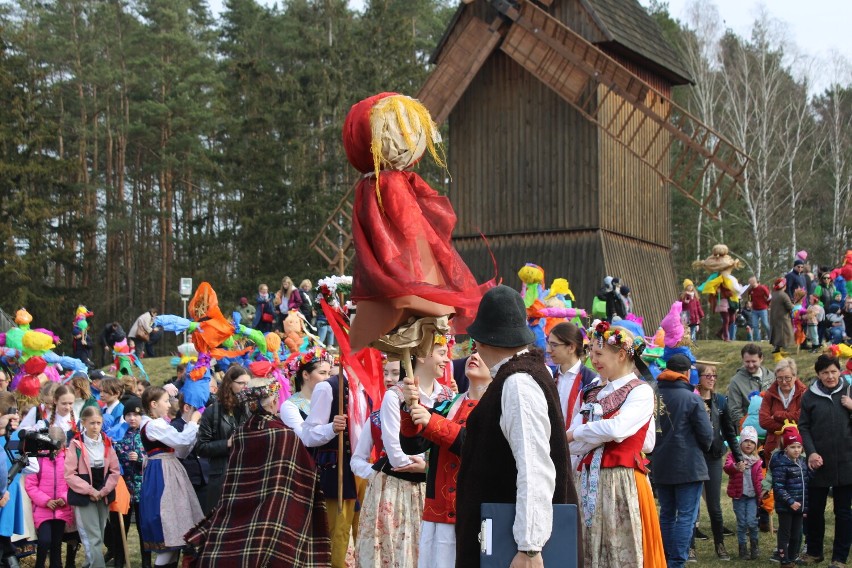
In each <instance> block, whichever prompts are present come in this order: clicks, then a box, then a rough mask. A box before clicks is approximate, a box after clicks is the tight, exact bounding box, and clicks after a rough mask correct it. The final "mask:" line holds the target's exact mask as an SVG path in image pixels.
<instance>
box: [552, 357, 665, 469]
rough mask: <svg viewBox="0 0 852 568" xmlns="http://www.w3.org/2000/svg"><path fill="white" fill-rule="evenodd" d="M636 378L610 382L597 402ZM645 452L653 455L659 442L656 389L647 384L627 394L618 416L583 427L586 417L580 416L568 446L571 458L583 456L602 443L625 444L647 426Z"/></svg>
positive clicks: (575, 421)
mask: <svg viewBox="0 0 852 568" xmlns="http://www.w3.org/2000/svg"><path fill="white" fill-rule="evenodd" d="M635 378H636V375H634V374H633V373H631V374H629V375H627V376H625V377H622V378H620V379H616V380H614V381H609V382H608V383H607V384H606V385H605V386H604V387H603V388H602V389H601V391H600V393H598V399H599V400H600V399H604V398H606V397H607V396H608V395H610V394H612V393H613V392H615V391H616V390H618V389H620V388H621V387H623V386H624V385H626V384H627V383H629V382H630V381H632V380H633V379H635ZM648 421H650V422H651V423H650V424H649V425H648V431H647V432H646V433H645V442H644V444H643V446H642V451H643V452H645V453H648V452H651V451H652V450H653V449H654V445H655V444H656V443H657V429H656V425H655V423H654V389H652V388H651V385H649V384H647V383H642V384H641V385H639V386H637V387H636V388H634V389H633V390H631V391H630V393H629V394H628V395H627V399H626V400H625V401H624V404H622V405H621V408H620V409H619V411H618V414H617V415H616V416H613V417H612V418H608V419H606V420H598V421H597V422H588V423H586V424H583V415H582V414H577V416H575V417H574V420H573V421H572V422H571V430H573V431H574V441H573V442H571V443H570V444H569V446H568V449H569V450H570V452H571V454H572V455H578V456H584V455H586V454H587V453H589V452H590V451H592V450H594V449H595V448H597V447H598V446H600V445H601V444H605V443H607V442H613V441H615V442H623V441H624V440H626V439H627V438H629V437H630V436H632V435H633V434H635V433H636V432H638V431H639V429H640V428H641V427H642V426H644V425H645V424H648Z"/></svg>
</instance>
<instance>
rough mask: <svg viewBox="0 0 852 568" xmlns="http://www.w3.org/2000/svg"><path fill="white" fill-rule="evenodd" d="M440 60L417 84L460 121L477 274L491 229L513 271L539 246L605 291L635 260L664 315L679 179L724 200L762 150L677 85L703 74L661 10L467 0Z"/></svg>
mask: <svg viewBox="0 0 852 568" xmlns="http://www.w3.org/2000/svg"><path fill="white" fill-rule="evenodd" d="M433 63H435V69H434V71H433V72H432V74H431V75H430V76H429V78H428V79H427V81H426V83H425V84H424V85H423V87H422V89H421V90H420V92H419V93H418V95H417V98H419V99H420V100H421V101H422V102H423V103H424V104H425V106H426V107H427V108H428V109H429V110H430V112H431V113H432V116H433V118H434V119H435V120H436V121H437V122H443V121H445V120H448V121H449V137H450V144H449V155H448V159H449V163H448V165H449V170H450V172H451V173H452V175H453V181H452V183H451V185H450V191H449V197H450V199H451V200H452V202H453V205H454V207H455V210H456V213H457V215H458V224H457V226H456V232H455V235H454V243H455V245H456V248H457V249H458V250H459V252H460V253H461V254H462V256H463V257H464V259H465V261H466V262H467V263H468V265H469V266H470V267H471V269H472V270H473V272H474V274H475V275H476V276H477V277H479V278H481V279H485V278H487V277H488V276H490V274H489V269H490V268H491V260H490V256H489V255H488V253H487V251H486V249H485V244H484V243H483V241H482V239H481V236H480V233H483V234H485V235H486V236H487V237H488V239H489V243H490V246H491V249H492V250H493V252H494V255H495V257H496V258H497V262H498V265H499V266H500V268H501V270H502V271H503V273H504V277H506V278H507V280H508V282H509V283H510V284H511V283H513V276H512V275H513V273H514V272H515V271H516V270H517V269H518V268H519V267H520V266H522V265H523V264H524V263H526V262H533V263H535V264H538V265H540V266H543V267H544V268H545V269H546V270H547V271H548V273H549V274H548V276H550V277H554V276H566V277H567V278H568V279H569V280H570V282H571V287H572V289H573V290H574V292H575V294H576V296H577V300H578V303H579V305H581V306H589V305H590V304H591V300H592V296H593V295H594V293H595V292H596V290H597V288H598V287H599V286H600V285H601V281H602V279H603V277H604V276H605V275H607V274H610V275H614V276H619V277H620V278H621V279H622V281H624V282H626V283H627V284H629V285H630V287H631V289H632V290H633V291H634V298H635V300H634V307H635V311H637V312H638V313H640V314H641V315H643V316H645V317H646V318H649V319H650V321H652V322H658V321H659V320H660V319H661V318H662V317H663V315H665V314H666V313H667V312H668V309H669V306H670V304H671V302H672V301H673V300H674V299H675V298H676V296H677V293H678V288H677V287H676V284H675V276H674V270H673V266H672V259H671V223H670V220H671V206H670V193H669V186H670V185H671V186H673V187H674V188H676V189H677V190H678V191H680V192H681V193H683V194H684V195H685V196H686V197H687V198H688V199H689V200H691V201H692V202H693V203H694V204H695V205H696V206H697V207H701V208H702V209H703V210H704V211H706V212H707V213H708V214H710V215H712V216H715V215H716V214H717V213H718V211H719V210H720V209H721V207H723V206H724V203H725V200H726V199H727V197H728V196H729V195H730V194H731V193H732V192H733V190H734V189H735V186H736V184H737V183H739V182H740V180H741V178H742V174H743V170H744V168H745V166H746V163H747V161H748V157H747V156H746V155H745V154H744V153H743V152H742V151H741V150H739V149H737V148H736V147H734V146H733V145H732V144H731V143H730V142H728V141H727V140H726V139H725V138H724V137H723V136H721V135H720V134H719V133H717V132H714V131H713V130H712V129H710V128H709V127H707V126H706V125H704V124H702V123H701V122H700V121H699V120H697V119H696V118H694V117H692V116H691V115H690V114H689V113H688V112H686V110H684V109H683V108H681V107H679V106H677V105H676V104H675V103H674V102H673V101H672V100H671V90H672V87H673V86H675V85H681V84H687V83H689V82H690V77H689V74H688V72H687V71H685V70H684V69H683V67H682V65H681V64H680V62H679V61H678V60H677V58H676V57H675V56H674V55H673V49H672V48H671V46H669V45H668V44H667V43H666V41H665V40H664V39H663V37H662V35H661V33H660V30H659V28H658V27H657V25H656V23H655V22H654V20H653V19H652V18H651V17H650V16H648V14H647V13H646V12H645V10H644V9H643V8H642V7H641V6H640V5H639V4H638V2H637V1H636V0H538V1H536V2H533V1H532V0H466V1H465V2H463V3H462V4H461V5H460V6H459V9H458V10H457V11H456V14H455V16H454V17H453V20H452V21H451V23H450V25H449V27H448V29H447V30H446V32H445V34H444V37H443V38H442V40H441V43H440V44H439V46H438V49H437V50H436V52H435V54H434V56H433ZM707 179H709V180H711V183H710V184H709V188H708V184H707V183H706V180H707ZM708 189H709V190H708ZM350 199H351V198H350ZM344 201H346V200H344ZM350 207H351V206H350ZM345 208H346V203H343V204H341V208H339V210H338V211H336V212H335V213H334V218H335V219H339V218H340V217H341V214H342V213H343V209H345ZM350 211H351V209H350ZM338 224H339V223H338ZM328 227H332V229H334V230H336V228H334V227H333V226H332V225H331V223H329V225H328V226H327V227H326V229H325V230H326V231H328V230H329V229H328ZM341 228H342V229H343V227H341ZM345 234H348V233H345ZM343 240H344V241H345V240H346V239H345V238H344V239H343ZM327 241H331V242H334V243H339V242H341V240H340V238H338V239H337V241H335V240H334V238H329V237H328V236H326V237H325V238H323V235H320V236H318V238H317V240H316V241H315V243H316V244H317V245H320V244H322V243H325V244H326V245H328V242H327ZM329 253H331V254H329ZM323 254H324V256H326V260H329V262H331V261H333V260H338V261H340V260H341V259H342V258H343V257H341V256H340V255H344V254H346V250H341V249H340V247H338V248H337V250H334V251H331V249H328V248H327V249H326V251H325V252H324V253H323Z"/></svg>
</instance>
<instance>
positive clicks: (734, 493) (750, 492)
mask: <svg viewBox="0 0 852 568" xmlns="http://www.w3.org/2000/svg"><path fill="white" fill-rule="evenodd" d="M740 453H741V454H742V457H743V461H741V462H738V463H734V455H733V453H729V454H728V457H727V459H726V460H725V468H724V469H725V473H727V474H728V476H729V478H730V479H729V480H728V496H729V497H730V498H731V500H732V501H733V505H734V515H736V517H737V541H738V542H739V557H740V559H741V560H757V559H758V557H759V550H758V541H757V536H758V527H757V499H758V497H759V495H760V482H761V481H762V480H763V461H762V460H761V459H760V456H759V455H758V454H757V430H755V429H754V427H752V426H746V427H744V428H743V429H742V432H740ZM749 541H750V542H749ZM749 543H750V544H751V550H749Z"/></svg>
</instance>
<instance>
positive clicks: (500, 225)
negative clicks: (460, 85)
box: [448, 51, 598, 236]
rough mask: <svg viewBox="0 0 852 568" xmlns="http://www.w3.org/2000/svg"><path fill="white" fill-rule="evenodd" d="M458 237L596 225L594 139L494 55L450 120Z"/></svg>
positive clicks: (548, 94) (544, 91) (543, 90)
mask: <svg viewBox="0 0 852 568" xmlns="http://www.w3.org/2000/svg"><path fill="white" fill-rule="evenodd" d="M449 130H450V135H449V138H450V143H449V155H448V157H449V170H450V174H451V175H452V181H451V182H450V188H449V196H450V199H451V200H452V202H453V205H454V206H455V208H456V212H457V214H458V224H457V226H456V232H455V234H456V235H457V236H475V235H478V234H479V233H480V232H483V233H485V234H487V235H508V234H515V233H526V232H536V231H561V230H565V229H579V228H592V227H596V226H597V225H598V213H597V212H598V191H597V184H598V173H597V148H598V147H597V140H596V136H597V132H596V128H595V127H594V125H592V124H591V123H590V122H589V121H587V120H585V119H584V118H583V117H581V116H580V115H579V114H578V113H577V112H576V111H574V110H573V109H572V108H571V107H570V106H568V105H567V104H566V103H565V102H564V101H562V99H560V98H559V96H558V95H556V94H555V93H554V92H553V91H551V90H550V89H548V88H547V87H546V86H545V85H543V84H542V83H541V82H539V81H538V80H537V79H535V78H534V77H533V76H532V75H530V74H529V73H528V72H526V71H525V70H524V69H522V68H521V67H520V66H519V65H517V64H516V63H515V62H514V61H512V60H511V59H510V58H509V57H508V56H506V55H505V54H503V53H502V52H499V51H498V52H495V53H494V54H493V55H492V56H491V57H490V58H489V59H488V61H486V62H485V65H484V66H483V68H482V69H481V70H480V72H479V74H478V75H477V77H476V79H475V80H474V81H473V83H472V84H471V85H470V87H469V88H468V89H467V91H466V92H465V94H464V95H463V96H462V98H461V99H460V100H459V103H458V104H457V105H456V108H455V110H454V111H453V112H452V114H451V115H450V119H449Z"/></svg>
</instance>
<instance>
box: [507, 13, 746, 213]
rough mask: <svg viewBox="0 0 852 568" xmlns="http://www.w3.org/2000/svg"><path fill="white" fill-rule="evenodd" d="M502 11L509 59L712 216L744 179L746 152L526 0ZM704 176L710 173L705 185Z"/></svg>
mask: <svg viewBox="0 0 852 568" xmlns="http://www.w3.org/2000/svg"><path fill="white" fill-rule="evenodd" d="M504 15H505V16H506V17H507V18H509V19H511V20H513V22H514V23H513V25H511V26H510V27H509V30H508V33H507V34H506V37H505V39H504V40H503V43H502V44H501V49H502V50H503V51H504V52H505V53H506V54H507V55H508V56H509V57H511V58H512V59H514V60H515V61H516V62H517V63H519V64H520V65H521V66H522V67H524V69H526V70H527V71H529V72H530V73H531V74H532V75H534V76H535V77H537V78H538V79H539V80H540V81H542V82H543V83H544V84H546V85H547V86H548V87H550V88H551V89H552V90H553V91H555V92H556V93H557V94H558V95H559V96H561V97H562V98H563V99H564V100H565V101H566V102H568V103H569V104H570V105H571V106H573V107H574V108H575V109H576V110H577V111H579V112H580V113H581V114H582V115H583V116H585V117H586V118H587V119H588V120H590V121H592V122H593V123H595V124H596V125H597V126H598V127H599V128H600V130H601V131H603V132H604V133H605V134H606V135H608V136H609V137H611V138H612V139H613V140H615V141H616V142H617V143H619V144H620V145H622V146H623V147H624V148H625V149H626V150H627V151H629V152H630V153H631V154H633V155H634V156H636V157H637V158H638V159H639V160H641V161H642V162H643V163H645V164H647V165H648V166H650V167H651V168H653V170H654V171H655V172H656V173H657V174H658V175H659V176H660V177H661V178H662V179H663V180H665V181H667V182H669V183H671V184H672V185H674V186H675V187H676V188H677V189H678V190H679V191H680V192H681V193H683V194H684V195H685V196H686V197H687V198H688V199H690V200H691V201H692V202H694V203H695V204H697V205H698V206H700V207H701V208H702V209H703V210H704V211H706V212H707V213H708V214H709V215H711V216H713V217H717V216H718V213H719V211H720V210H721V209H722V207H723V206H724V203H725V201H726V200H727V198H728V197H729V196H730V194H731V193H733V191H734V190H735V188H736V186H737V184H739V183H740V182H741V181H742V179H743V171H744V170H745V167H746V164H747V163H748V156H747V155H746V154H745V152H743V151H742V150H740V149H739V148H737V147H736V146H734V145H733V144H732V143H731V142H729V141H728V140H726V139H725V138H724V137H723V136H722V135H721V134H719V133H718V132H715V131H714V130H713V129H711V128H710V127H709V126H707V125H705V124H703V123H702V122H701V121H700V120H698V119H697V118H695V117H694V116H692V115H690V114H689V113H688V112H687V111H686V110H685V109H683V108H681V107H679V106H678V105H676V104H675V103H674V102H673V101H672V100H671V99H670V98H669V97H667V96H665V95H663V94H662V93H660V92H659V91H657V90H656V89H654V88H653V87H652V86H651V85H649V84H648V83H646V82H645V81H643V80H642V79H641V78H639V77H638V76H636V75H635V74H634V73H632V72H631V71H630V70H628V69H626V68H625V67H624V66H623V65H621V64H620V63H619V62H617V61H616V60H615V59H613V58H612V57H610V56H609V55H607V54H606V53H604V52H603V51H601V50H600V49H598V48H597V47H595V46H594V45H592V44H591V43H589V42H588V41H586V40H585V39H584V38H583V37H581V36H580V35H579V34H577V33H576V32H574V31H572V30H571V29H570V28H568V27H567V26H565V25H564V24H562V23H561V22H560V21H558V20H557V19H556V18H554V17H553V16H551V15H550V14H548V13H547V12H545V11H544V10H542V9H540V8H538V7H537V6H535V5H533V4H532V3H531V2H528V1H527V2H523V3H522V4H521V6H520V9H519V10H514V9H513V10H511V11H509V10H507V11H505V12H504ZM640 132H641V133H642V134H643V135H642V136H639V134H640ZM673 153H674V154H676V157H675V159H674V160H672V154H673ZM705 176H710V177H709V179H710V180H711V183H710V185H711V186H712V187H711V188H710V189H709V191H708V187H707V184H706V183H703V182H704V179H705ZM714 176H715V177H714Z"/></svg>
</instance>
